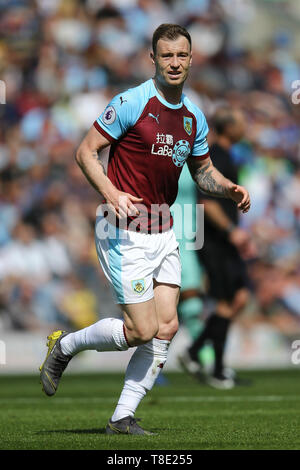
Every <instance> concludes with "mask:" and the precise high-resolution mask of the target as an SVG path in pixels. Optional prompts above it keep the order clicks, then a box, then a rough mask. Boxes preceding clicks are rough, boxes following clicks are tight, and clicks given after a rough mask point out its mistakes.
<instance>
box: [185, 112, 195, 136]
mask: <svg viewBox="0 0 300 470" xmlns="http://www.w3.org/2000/svg"><path fill="white" fill-rule="evenodd" d="M183 127H184V130H185V132H186V133H187V134H188V135H191V133H192V129H193V118H189V117H186V116H184V117H183Z"/></svg>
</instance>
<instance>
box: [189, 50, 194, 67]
mask: <svg viewBox="0 0 300 470" xmlns="http://www.w3.org/2000/svg"><path fill="white" fill-rule="evenodd" d="M192 62H193V54H192V53H191V56H190V63H189V67H191V65H192Z"/></svg>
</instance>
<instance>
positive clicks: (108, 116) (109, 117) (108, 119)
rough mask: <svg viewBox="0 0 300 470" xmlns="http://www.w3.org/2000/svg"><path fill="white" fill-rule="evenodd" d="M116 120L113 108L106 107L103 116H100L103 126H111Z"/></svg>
mask: <svg viewBox="0 0 300 470" xmlns="http://www.w3.org/2000/svg"><path fill="white" fill-rule="evenodd" d="M115 120H116V111H115V108H114V107H113V106H107V108H106V109H105V111H104V113H103V116H102V121H103V122H104V124H112V123H113V122H115Z"/></svg>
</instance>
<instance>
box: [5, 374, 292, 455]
mask: <svg viewBox="0 0 300 470" xmlns="http://www.w3.org/2000/svg"><path fill="white" fill-rule="evenodd" d="M299 374H300V372H299V370H298V369H296V368H295V369H290V370H282V371H256V372H254V371H251V372H250V371H248V372H243V373H241V376H242V377H247V378H250V379H251V380H252V381H253V384H252V385H251V386H247V387H245V386H244V387H236V388H235V389H233V390H231V391H219V390H214V389H212V388H209V387H207V386H203V385H199V384H198V383H197V382H196V381H195V380H194V379H193V378H191V377H188V376H186V375H184V374H180V373H168V374H166V375H165V377H166V378H167V379H168V382H169V384H168V385H167V386H158V385H156V386H155V387H154V388H153V390H152V391H151V393H149V395H148V396H147V397H146V398H145V399H144V401H143V402H142V403H141V405H140V406H139V408H138V411H137V413H136V416H137V417H141V418H142V423H141V425H142V426H144V427H145V429H149V430H152V431H154V432H157V433H158V434H157V435H156V436H128V435H114V436H108V435H106V434H105V433H104V430H105V426H106V423H107V420H108V418H109V417H110V416H111V414H112V412H113V410H114V407H115V404H116V402H117V400H118V397H119V393H120V391H121V388H122V384H123V374H94V375H85V374H82V375H71V374H68V373H66V374H65V376H64V377H63V379H62V382H61V384H60V388H59V390H58V392H57V394H56V395H55V396H54V397H51V398H49V397H46V396H45V395H44V394H43V393H42V391H41V386H40V384H39V377H38V374H37V375H36V376H1V378H0V408H1V419H0V436H1V438H0V449H1V450H3V449H22V450H23V449H86V450H89V449H95V450H101V449H102V450H103V449H106V450H124V449H126V450H131V449H134V450H141V449H149V450H156V449H160V450H168V449H173V450H175V449H176V450H183V449H185V450H192V449H199V450H200V449H299V448H300V427H299V422H300V406H299V405H300V380H299Z"/></svg>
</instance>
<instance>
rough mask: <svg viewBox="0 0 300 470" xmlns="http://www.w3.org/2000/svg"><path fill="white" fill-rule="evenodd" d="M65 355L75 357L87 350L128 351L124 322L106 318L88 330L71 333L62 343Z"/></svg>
mask: <svg viewBox="0 0 300 470" xmlns="http://www.w3.org/2000/svg"><path fill="white" fill-rule="evenodd" d="M60 345H61V350H62V352H63V354H66V355H68V356H69V355H70V356H74V355H75V354H77V353H78V352H80V351H84V350H86V349H96V350H97V351H126V350H127V349H128V348H129V344H128V343H127V340H126V336H125V332H124V322H123V321H122V320H120V319H119V318H104V319H103V320H100V321H98V322H97V323H94V324H93V325H91V326H88V327H87V328H83V329H82V330H79V331H76V332H75V333H69V334H68V335H67V336H65V337H64V338H63V339H62V340H61V342H60Z"/></svg>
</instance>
